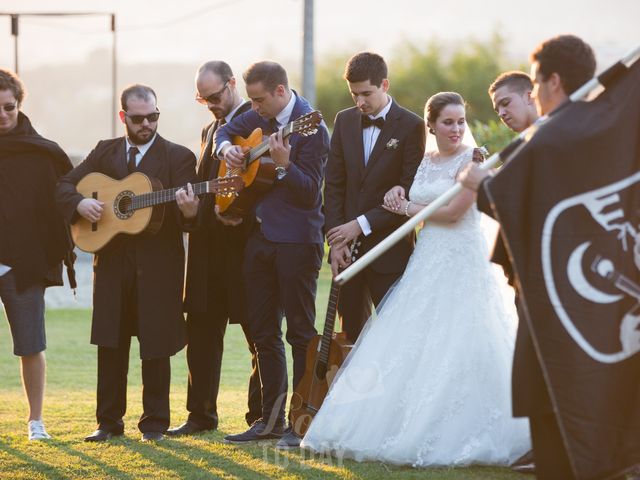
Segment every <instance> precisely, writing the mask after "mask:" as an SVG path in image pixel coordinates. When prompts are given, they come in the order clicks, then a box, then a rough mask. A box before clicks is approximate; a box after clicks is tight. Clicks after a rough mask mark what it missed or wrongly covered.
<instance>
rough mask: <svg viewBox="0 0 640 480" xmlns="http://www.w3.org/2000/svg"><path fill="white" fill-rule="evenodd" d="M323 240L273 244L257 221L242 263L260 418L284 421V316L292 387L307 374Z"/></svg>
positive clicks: (285, 393)
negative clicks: (259, 388)
mask: <svg viewBox="0 0 640 480" xmlns="http://www.w3.org/2000/svg"><path fill="white" fill-rule="evenodd" d="M322 255H323V248H322V245H320V244H298V243H274V242H270V241H269V240H267V239H266V238H265V237H264V236H263V234H262V232H261V231H260V225H257V226H256V227H255V228H254V230H253V232H252V234H251V236H250V238H249V241H248V243H247V247H246V256H245V263H244V273H245V281H246V283H247V286H248V290H247V304H248V307H249V309H248V318H249V328H250V331H251V338H252V339H253V341H254V344H255V347H256V351H257V354H258V369H259V371H260V380H261V384H262V418H263V420H264V421H265V422H267V423H270V422H273V423H274V424H275V425H283V424H284V421H285V420H284V411H285V403H286V398H287V363H286V357H285V349H284V343H283V341H282V327H281V325H282V317H283V315H284V316H286V319H287V334H286V339H287V342H288V343H289V344H290V345H291V349H292V352H293V388H294V389H295V387H296V385H297V384H298V382H299V381H300V379H301V378H302V376H303V375H304V370H305V362H306V352H307V346H308V344H309V341H310V340H311V338H313V337H314V336H315V335H316V334H317V332H316V329H315V327H314V321H315V297H316V290H317V286H318V272H319V271H320V265H321V263H322Z"/></svg>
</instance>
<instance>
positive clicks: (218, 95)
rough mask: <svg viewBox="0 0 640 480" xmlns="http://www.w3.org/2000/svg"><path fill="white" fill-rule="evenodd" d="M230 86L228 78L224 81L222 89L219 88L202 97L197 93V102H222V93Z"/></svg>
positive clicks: (203, 103) (204, 103)
mask: <svg viewBox="0 0 640 480" xmlns="http://www.w3.org/2000/svg"><path fill="white" fill-rule="evenodd" d="M228 86H229V81H228V80H227V81H226V82H224V86H223V87H222V89H220V90H218V91H217V92H213V93H212V94H211V95H207V96H206V97H201V96H200V94H196V102H198V103H201V104H202V105H206V104H207V103H213V104H216V103H220V100H222V94H223V93H224V91H225V90H226V89H227V87H228Z"/></svg>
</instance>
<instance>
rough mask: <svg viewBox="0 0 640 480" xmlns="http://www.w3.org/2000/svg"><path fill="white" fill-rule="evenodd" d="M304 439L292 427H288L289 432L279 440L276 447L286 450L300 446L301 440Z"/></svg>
mask: <svg viewBox="0 0 640 480" xmlns="http://www.w3.org/2000/svg"><path fill="white" fill-rule="evenodd" d="M301 441H302V439H301V438H300V437H299V436H298V435H297V434H296V432H294V431H293V430H292V429H288V430H287V433H285V434H284V436H283V437H282V438H281V439H280V440H278V443H276V448H278V449H282V450H286V449H289V448H300V442H301Z"/></svg>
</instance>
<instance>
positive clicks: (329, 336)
mask: <svg viewBox="0 0 640 480" xmlns="http://www.w3.org/2000/svg"><path fill="white" fill-rule="evenodd" d="M359 246H360V242H353V244H352V245H351V260H352V262H353V261H355V255H356V254H357V253H358V250H357V247H359ZM339 295H340V285H338V284H337V283H336V282H335V281H333V280H332V281H331V290H330V291H329V303H328V305H327V315H326V317H325V322H324V329H323V331H322V335H317V336H315V337H314V338H312V339H311V341H310V342H309V345H308V346H307V357H306V364H305V371H304V375H303V376H302V379H300V382H299V383H298V385H296V388H295V390H294V392H293V395H292V397H291V404H290V406H289V423H290V424H291V428H292V429H293V431H294V432H295V433H296V434H297V435H298V436H299V437H303V436H304V434H305V433H307V430H308V429H309V426H310V425H311V422H312V421H313V418H314V417H315V416H316V413H318V410H320V407H321V406H322V402H323V401H324V399H325V397H326V396H327V393H328V392H329V387H330V386H331V383H333V379H334V378H335V375H336V373H338V370H339V369H340V366H341V365H342V364H343V362H344V361H345V359H346V358H347V355H348V354H349V352H350V351H351V348H352V347H353V345H352V344H351V342H350V341H349V340H348V339H347V336H346V334H345V332H339V333H335V332H334V331H333V330H334V327H335V322H336V311H337V308H338V298H339Z"/></svg>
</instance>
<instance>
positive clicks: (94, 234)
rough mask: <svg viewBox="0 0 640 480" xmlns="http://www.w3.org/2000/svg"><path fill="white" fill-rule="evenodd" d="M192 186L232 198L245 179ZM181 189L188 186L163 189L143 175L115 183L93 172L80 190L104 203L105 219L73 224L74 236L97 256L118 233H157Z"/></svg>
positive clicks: (81, 246)
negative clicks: (165, 207)
mask: <svg viewBox="0 0 640 480" xmlns="http://www.w3.org/2000/svg"><path fill="white" fill-rule="evenodd" d="M192 187H193V191H194V193H195V194H196V195H203V194H205V193H216V194H219V195H230V196H231V195H234V194H235V193H236V192H237V191H238V190H240V189H241V188H242V179H241V178H240V177H235V176H228V177H225V178H217V179H215V180H209V181H208V182H200V183H196V184H193V185H192ZM180 188H186V187H177V188H169V189H167V190H163V189H162V184H161V183H160V181H159V180H157V179H155V178H150V177H147V176H146V175H145V174H144V173H140V172H134V173H132V174H131V175H128V176H127V177H125V178H123V179H122V180H114V179H113V178H111V177H108V176H107V175H104V174H102V173H90V174H88V175H86V176H85V177H84V178H82V180H80V181H79V182H78V185H77V186H76V189H77V190H78V192H79V193H80V194H82V196H84V197H86V198H95V199H96V200H99V201H101V202H104V209H103V211H102V216H101V217H100V220H98V221H97V222H95V223H92V222H90V221H89V220H87V219H85V218H84V217H80V218H79V219H78V220H77V221H76V222H75V223H74V224H73V225H71V237H72V238H73V241H74V243H75V244H76V246H77V247H78V248H79V249H80V250H84V251H85V252H89V253H94V252H97V251H98V250H100V249H101V248H102V247H104V246H105V245H106V244H107V243H109V241H110V240H111V239H112V238H113V237H115V236H116V235H117V234H118V233H127V234H130V235H135V234H138V233H141V232H148V233H157V231H158V230H159V229H160V227H161V226H162V219H163V217H164V204H166V203H169V202H175V199H176V192H177V191H178V190H179V189H180Z"/></svg>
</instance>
